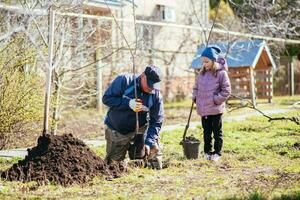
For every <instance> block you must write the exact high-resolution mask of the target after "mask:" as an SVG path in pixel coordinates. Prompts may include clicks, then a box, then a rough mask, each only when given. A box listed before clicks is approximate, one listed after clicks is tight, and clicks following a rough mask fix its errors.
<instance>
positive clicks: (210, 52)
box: [201, 46, 221, 61]
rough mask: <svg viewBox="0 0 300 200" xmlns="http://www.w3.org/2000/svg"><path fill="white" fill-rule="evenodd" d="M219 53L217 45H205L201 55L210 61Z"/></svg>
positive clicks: (216, 57) (215, 58) (214, 59)
mask: <svg viewBox="0 0 300 200" xmlns="http://www.w3.org/2000/svg"><path fill="white" fill-rule="evenodd" d="M220 53H221V49H220V48H219V47H217V46H211V47H206V48H205V49H204V51H203V52H202V54H201V57H207V58H209V59H211V60H212V61H216V60H217V59H218V57H219V54H220Z"/></svg>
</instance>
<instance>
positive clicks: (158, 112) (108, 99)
mask: <svg viewBox="0 0 300 200" xmlns="http://www.w3.org/2000/svg"><path fill="white" fill-rule="evenodd" d="M161 78H162V75H161V71H160V69H159V68H158V67H155V66H153V65H149V66H147V67H146V68H145V71H144V72H143V73H142V74H141V75H140V76H137V77H135V76H134V75H132V74H122V75H119V76H118V77H117V78H116V79H115V80H113V81H112V83H111V85H110V86H109V88H108V89H107V90H106V91H105V93H104V95H103V98H102V101H103V103H104V104H105V105H106V106H108V107H109V110H108V112H107V116H106V119H105V124H106V125H107V127H106V130H105V139H106V141H107V145H106V154H107V155H106V160H107V162H108V163H111V162H120V161H123V160H124V159H125V156H126V152H127V150H128V148H129V146H130V143H132V142H133V141H134V142H135V143H134V145H136V146H138V145H140V144H142V145H143V146H142V148H143V151H144V152H145V155H139V156H142V157H144V158H148V161H149V163H150V164H151V165H152V167H153V168H156V169H161V167H162V166H161V154H160V148H159V143H158V139H159V131H160V129H161V125H162V122H163V115H164V109H163V100H162V96H161V93H160V82H161ZM134 79H135V80H136V92H137V98H136V97H135V84H134ZM136 112H137V113H138V127H139V129H138V133H136ZM138 138H142V141H138ZM137 142H138V143H140V144H136V143H137ZM134 154H135V152H134Z"/></svg>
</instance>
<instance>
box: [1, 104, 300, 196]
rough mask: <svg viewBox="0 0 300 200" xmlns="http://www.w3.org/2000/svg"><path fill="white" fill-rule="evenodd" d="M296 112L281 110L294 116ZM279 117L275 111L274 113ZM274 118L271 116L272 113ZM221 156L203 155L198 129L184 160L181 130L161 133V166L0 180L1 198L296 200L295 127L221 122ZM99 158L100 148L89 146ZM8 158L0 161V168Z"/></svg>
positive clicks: (299, 144) (299, 156)
mask: <svg viewBox="0 0 300 200" xmlns="http://www.w3.org/2000/svg"><path fill="white" fill-rule="evenodd" d="M299 112H300V110H293V111H290V112H288V113H285V116H297V115H299ZM279 115H280V114H279ZM275 116H276V115H275ZM223 130H224V148H223V156H222V160H221V161H219V162H217V163H215V162H211V161H205V160H204V159H203V152H202V149H203V142H202V129H201V127H197V128H195V129H191V130H189V131H188V135H190V134H193V135H194V136H195V137H197V138H199V139H200V140H201V144H200V156H199V159H196V160H186V159H185V157H184V155H183V152H182V146H181V145H179V142H180V140H181V138H182V133H183V129H177V130H175V131H172V132H163V133H162V134H161V143H162V144H163V152H164V167H165V168H164V169H163V170H161V171H155V170H152V169H145V168H142V169H139V168H132V169H130V171H129V173H128V174H127V175H124V176H123V177H121V178H118V179H114V180H112V181H107V180H105V179H104V177H97V178H95V179H94V180H93V181H92V182H90V183H88V184H86V185H81V186H78V185H77V186H76V185H75V186H72V187H68V188H63V187H61V186H58V185H54V184H51V185H46V186H39V187H37V185H36V183H34V182H32V183H26V184H24V183H19V182H4V181H1V182H0V184H1V186H0V187H1V188H0V197H1V198H5V199H19V198H29V199H46V198H49V199H300V126H299V125H296V124H294V123H292V122H287V121H274V122H268V121H267V119H266V118H264V117H252V118H249V119H247V120H246V121H241V122H225V123H224V129H223ZM93 150H94V151H95V152H96V153H97V154H98V155H99V156H101V157H104V155H105V154H104V151H105V147H104V146H101V147H98V148H95V149H93ZM16 161H17V159H14V160H12V161H5V160H1V168H0V169H1V170H4V169H6V168H8V167H10V166H11V164H12V163H13V162H16Z"/></svg>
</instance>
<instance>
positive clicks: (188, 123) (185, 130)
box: [183, 101, 194, 141]
mask: <svg viewBox="0 0 300 200" xmlns="http://www.w3.org/2000/svg"><path fill="white" fill-rule="evenodd" d="M193 108H194V101H192V106H191V110H190V115H189V118H188V121H187V124H186V126H185V129H184V132H183V141H185V137H186V132H187V130H188V128H189V126H190V120H191V116H192V112H193Z"/></svg>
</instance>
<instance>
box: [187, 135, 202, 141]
mask: <svg viewBox="0 0 300 200" xmlns="http://www.w3.org/2000/svg"><path fill="white" fill-rule="evenodd" d="M185 141H189V142H200V140H199V139H197V138H195V137H194V136H187V137H186V138H185Z"/></svg>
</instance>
